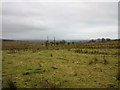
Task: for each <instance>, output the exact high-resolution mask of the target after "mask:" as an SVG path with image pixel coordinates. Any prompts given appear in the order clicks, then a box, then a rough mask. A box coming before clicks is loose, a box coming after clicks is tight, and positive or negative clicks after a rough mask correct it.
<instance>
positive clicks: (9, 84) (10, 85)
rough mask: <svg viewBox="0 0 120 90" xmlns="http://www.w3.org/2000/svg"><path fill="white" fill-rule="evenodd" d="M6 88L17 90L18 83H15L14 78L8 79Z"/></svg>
mask: <svg viewBox="0 0 120 90" xmlns="http://www.w3.org/2000/svg"><path fill="white" fill-rule="evenodd" d="M6 88H10V89H12V90H17V86H16V83H15V82H14V81H13V79H12V78H7V80H6Z"/></svg>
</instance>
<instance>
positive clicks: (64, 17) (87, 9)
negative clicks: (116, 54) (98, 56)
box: [2, 2, 118, 40]
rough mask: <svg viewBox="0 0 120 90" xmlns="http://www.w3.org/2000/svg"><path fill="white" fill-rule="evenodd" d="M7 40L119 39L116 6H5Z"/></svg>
mask: <svg viewBox="0 0 120 90" xmlns="http://www.w3.org/2000/svg"><path fill="white" fill-rule="evenodd" d="M2 30H3V32H2V34H3V35H2V37H3V38H6V39H46V37H47V36H49V38H50V39H53V37H54V36H55V37H56V39H58V40H60V39H65V40H67V39H72V40H73V39H77V40H81V39H95V38H102V37H103V38H113V39H115V38H118V3H117V2H89V3H88V2H31V3H30V2H29V3H28V2H4V3H3V4H2Z"/></svg>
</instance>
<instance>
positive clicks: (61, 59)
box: [2, 42, 119, 88]
mask: <svg viewBox="0 0 120 90" xmlns="http://www.w3.org/2000/svg"><path fill="white" fill-rule="evenodd" d="M107 43H108V42H107ZM114 43H115V42H114ZM92 44H93V43H92ZM105 44H106V43H105ZM79 45H80V44H79ZM85 45H86V44H85ZM90 45H91V43H90ZM90 45H88V43H87V46H90ZM100 45H101V44H100ZM100 45H99V47H100ZM102 45H103V44H102ZM109 45H112V47H113V46H114V45H113V44H112V43H109ZM109 45H108V46H109ZM115 45H116V44H115ZM81 46H83V44H82V45H81ZM91 46H93V45H91ZM96 46H97V45H96ZM59 47H60V46H59ZM71 47H72V46H71ZM115 47H116V46H115ZM49 48H51V47H49ZM49 48H47V49H44V50H42V49H38V50H33V49H27V50H24V49H23V50H15V49H12V50H9V49H5V50H3V57H2V61H3V62H2V63H3V88H7V87H16V88H117V87H118V82H119V81H118V80H117V77H118V49H117V48H106V49H104V48H103V49H101V48H100V49H93V48H84V49H82V48H80V47H77V46H76V48H75V47H72V48H65V47H64V48H61V49H49ZM52 48H53V47H52ZM56 48H57V47H56Z"/></svg>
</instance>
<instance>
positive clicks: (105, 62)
mask: <svg viewBox="0 0 120 90" xmlns="http://www.w3.org/2000/svg"><path fill="white" fill-rule="evenodd" d="M103 64H105V65H107V64H109V62H108V61H107V60H106V58H105V56H104V57H103Z"/></svg>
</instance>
